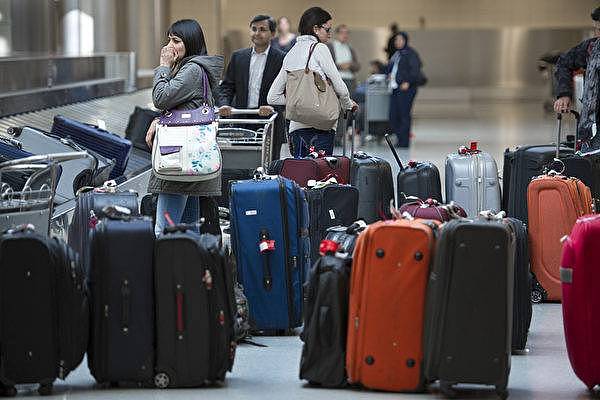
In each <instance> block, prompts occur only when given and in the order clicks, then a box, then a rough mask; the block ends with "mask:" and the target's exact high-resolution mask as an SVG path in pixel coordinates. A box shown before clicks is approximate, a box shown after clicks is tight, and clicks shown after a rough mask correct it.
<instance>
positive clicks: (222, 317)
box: [218, 310, 225, 326]
mask: <svg viewBox="0 0 600 400" xmlns="http://www.w3.org/2000/svg"><path fill="white" fill-rule="evenodd" d="M218 320H219V325H221V326H224V325H225V313H224V312H223V310H221V311H219V317H218Z"/></svg>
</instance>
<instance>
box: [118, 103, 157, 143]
mask: <svg viewBox="0 0 600 400" xmlns="http://www.w3.org/2000/svg"><path fill="white" fill-rule="evenodd" d="M158 117H160V112H158V111H152V110H149V109H147V108H142V107H138V106H135V109H134V110H133V113H132V114H131V115H130V116H129V122H128V123H127V128H125V138H126V139H129V140H131V144H132V145H133V147H135V148H136V149H140V150H143V151H145V152H147V153H150V147H148V144H147V143H146V133H147V132H148V128H150V124H152V121H153V120H154V119H155V118H158Z"/></svg>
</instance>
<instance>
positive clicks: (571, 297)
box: [560, 215, 600, 390]
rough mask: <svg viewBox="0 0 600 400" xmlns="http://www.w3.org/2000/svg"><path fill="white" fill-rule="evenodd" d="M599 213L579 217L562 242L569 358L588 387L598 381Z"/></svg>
mask: <svg viewBox="0 0 600 400" xmlns="http://www.w3.org/2000/svg"><path fill="white" fill-rule="evenodd" d="M599 248H600V215H587V216H583V217H580V218H579V219H578V220H577V222H576V223H575V226H573V230H572V231H571V234H570V235H569V236H568V237H567V238H566V240H565V241H564V243H563V251H562V260H561V268H560V277H561V282H562V295H563V303H562V307H563V321H564V327H565V340H566V342H567V351H568V353H569V360H570V361H571V366H572V367H573V371H574V372H575V374H576V375H577V376H578V377H579V379H581V380H582V381H583V383H585V384H586V386H587V387H588V388H589V389H590V390H591V389H592V388H593V387H594V386H595V385H597V384H600V341H598V337H599V336H600V291H598V283H599V282H600V252H599V250H598V249H599Z"/></svg>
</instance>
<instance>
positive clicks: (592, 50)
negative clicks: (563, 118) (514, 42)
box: [554, 7, 600, 148]
mask: <svg viewBox="0 0 600 400" xmlns="http://www.w3.org/2000/svg"><path fill="white" fill-rule="evenodd" d="M591 16H592V20H593V21H594V27H595V29H596V34H598V30H599V29H600V7H598V8H596V9H595V10H594V11H593V12H592V14H591ZM597 39H598V37H597V36H596V37H593V38H591V39H587V40H584V41H583V42H581V43H579V44H578V45H577V46H575V47H573V48H572V49H570V50H569V51H567V52H566V53H563V54H562V55H561V56H560V58H559V59H558V62H557V63H556V71H555V75H554V76H555V82H556V87H555V89H556V97H557V100H556V101H555V102H554V110H555V111H556V112H567V111H568V110H569V109H570V108H571V104H572V97H573V72H575V71H577V70H579V69H586V70H587V69H590V71H588V72H589V73H588V72H586V76H585V81H584V82H585V83H584V90H583V94H582V95H583V99H582V106H583V108H582V119H581V123H580V125H579V127H578V135H579V137H580V138H581V139H583V140H584V141H586V140H589V139H591V138H592V135H593V132H592V125H593V124H595V123H596V122H597V120H598V117H600V113H599V112H598V105H599V103H598V90H597V88H598V78H597V77H598V71H591V69H594V70H595V69H596V68H595V67H596V66H600V46H599V45H600V43H599V42H598V40H597ZM588 67H589V68H588ZM599 137H600V136H599V135H596V136H595V137H594V138H593V140H592V142H597V143H590V145H591V147H592V148H598V147H600V140H598V138H599Z"/></svg>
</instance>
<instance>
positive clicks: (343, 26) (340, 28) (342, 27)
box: [335, 24, 348, 33]
mask: <svg viewBox="0 0 600 400" xmlns="http://www.w3.org/2000/svg"><path fill="white" fill-rule="evenodd" d="M342 29H348V25H346V24H341V25H338V26H336V27H335V33H340V31H341V30H342Z"/></svg>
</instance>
